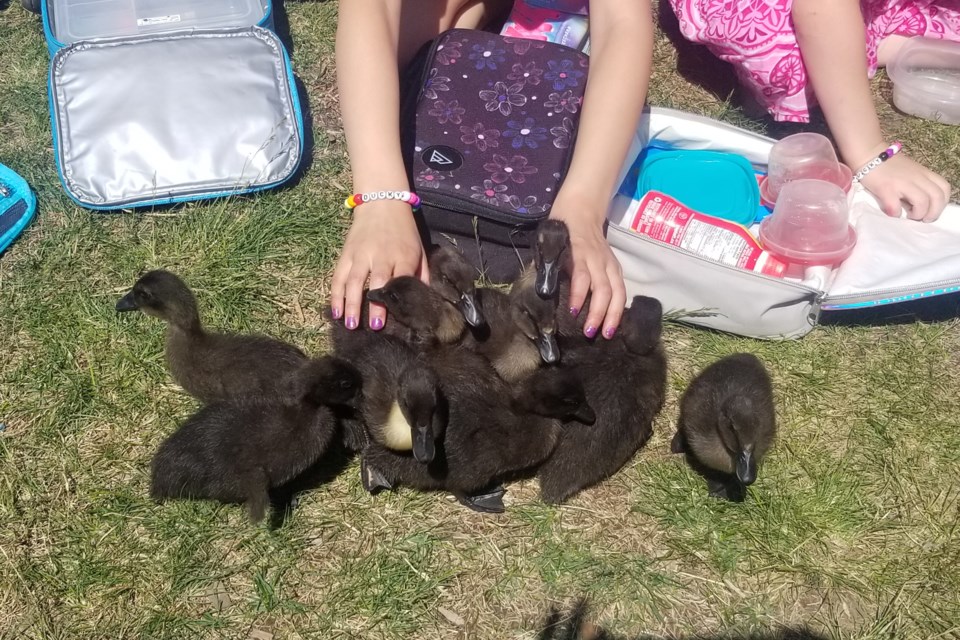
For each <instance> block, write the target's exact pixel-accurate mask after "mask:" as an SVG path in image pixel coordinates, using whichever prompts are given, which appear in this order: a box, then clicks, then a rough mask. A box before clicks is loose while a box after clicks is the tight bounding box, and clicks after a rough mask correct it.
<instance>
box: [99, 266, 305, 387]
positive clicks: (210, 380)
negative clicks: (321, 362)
mask: <svg viewBox="0 0 960 640" xmlns="http://www.w3.org/2000/svg"><path fill="white" fill-rule="evenodd" d="M116 309H117V311H118V312H125V311H134V310H137V309H138V310H140V311H142V312H143V313H144V314H146V315H148V316H153V317H156V318H160V319H161V320H164V321H166V323H167V331H166V348H165V351H166V359H167V367H168V368H169V370H170V373H171V375H172V376H173V379H174V380H175V381H176V382H177V383H178V384H179V385H180V386H181V387H183V388H184V390H186V392H187V393H189V394H190V395H192V396H194V397H196V398H198V399H199V400H201V401H203V402H205V403H211V402H221V401H225V400H229V399H236V398H251V397H267V398H268V397H271V396H274V395H276V394H278V393H281V392H282V389H280V387H279V385H280V384H281V383H282V381H283V380H284V379H285V377H286V375H287V374H289V373H290V372H292V371H294V370H296V369H297V368H298V367H299V366H301V365H302V364H303V363H304V362H306V360H307V356H306V354H305V353H304V352H303V351H301V350H300V349H299V348H297V347H295V346H293V345H290V344H287V343H285V342H281V341H280V340H275V339H274V338H269V337H267V336H260V335H228V334H222V333H211V332H207V331H205V330H204V328H203V326H202V325H201V323H200V315H199V313H198V311H197V301H196V298H195V297H194V295H193V293H192V292H191V291H190V289H189V288H188V287H187V285H186V284H185V283H184V282H183V280H181V279H180V278H179V277H177V276H176V275H174V274H173V273H170V272H169V271H163V270H158V271H150V272H149V273H147V274H146V275H144V276H143V277H142V278H140V279H139V280H137V282H136V284H134V285H133V289H131V290H130V292H128V293H127V294H126V295H125V296H123V297H122V298H120V300H119V301H118V302H117V305H116Z"/></svg>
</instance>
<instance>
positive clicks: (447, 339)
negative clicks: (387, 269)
mask: <svg viewBox="0 0 960 640" xmlns="http://www.w3.org/2000/svg"><path fill="white" fill-rule="evenodd" d="M367 299H368V300H370V301H371V302H379V303H380V304H383V305H384V306H386V308H387V323H386V324H387V326H389V325H390V324H391V323H395V324H397V325H400V327H403V328H405V329H407V330H408V331H409V334H408V336H406V337H407V338H408V341H409V342H412V343H414V344H417V345H421V346H425V345H434V344H451V343H454V342H457V341H459V340H460V339H461V338H462V336H463V334H464V332H465V330H466V326H467V324H466V320H465V319H464V316H463V314H462V313H460V311H459V310H458V309H457V308H456V307H454V306H453V305H451V304H448V302H447V300H446V299H445V298H444V297H443V296H442V295H441V294H440V293H438V292H437V291H435V290H434V289H431V288H430V287H429V286H427V285H426V284H424V283H423V282H421V281H420V280H418V279H417V278H414V277H413V276H400V277H397V278H393V279H392V280H390V281H389V282H387V284H385V285H384V286H382V287H380V288H379V289H370V290H369V291H368V292H367ZM384 328H385V329H386V327H384Z"/></svg>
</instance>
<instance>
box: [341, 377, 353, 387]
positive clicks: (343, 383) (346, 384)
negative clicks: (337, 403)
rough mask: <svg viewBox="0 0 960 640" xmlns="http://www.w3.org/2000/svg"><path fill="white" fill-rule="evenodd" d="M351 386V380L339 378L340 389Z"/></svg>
mask: <svg viewBox="0 0 960 640" xmlns="http://www.w3.org/2000/svg"><path fill="white" fill-rule="evenodd" d="M352 386H353V382H351V381H350V380H348V379H347V378H343V379H342V380H340V388H341V389H349V388H350V387H352Z"/></svg>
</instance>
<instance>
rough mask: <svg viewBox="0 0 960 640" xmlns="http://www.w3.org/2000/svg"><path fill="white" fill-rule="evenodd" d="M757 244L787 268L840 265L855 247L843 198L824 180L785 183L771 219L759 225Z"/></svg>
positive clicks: (845, 200)
mask: <svg viewBox="0 0 960 640" xmlns="http://www.w3.org/2000/svg"><path fill="white" fill-rule="evenodd" d="M760 242H761V243H762V244H763V248H764V249H766V250H767V251H769V252H770V253H772V254H773V255H775V256H777V257H778V258H780V259H781V260H783V261H785V262H789V263H790V264H801V265H807V266H812V265H835V264H840V263H841V262H843V261H844V260H845V259H846V258H847V257H848V256H849V255H850V252H851V251H853V247H854V245H855V244H856V243H857V233H856V231H854V229H853V226H852V225H851V224H850V211H849V208H848V205H847V197H846V195H845V194H844V193H843V190H842V189H841V188H840V187H838V186H837V185H835V184H833V183H830V182H827V181H825V180H809V179H808V180H794V181H793V182H788V183H787V184H785V185H784V187H783V190H782V191H781V192H780V197H779V198H778V199H777V206H776V208H775V209H774V210H773V215H772V216H770V217H769V218H766V219H765V220H764V221H763V222H761V223H760Z"/></svg>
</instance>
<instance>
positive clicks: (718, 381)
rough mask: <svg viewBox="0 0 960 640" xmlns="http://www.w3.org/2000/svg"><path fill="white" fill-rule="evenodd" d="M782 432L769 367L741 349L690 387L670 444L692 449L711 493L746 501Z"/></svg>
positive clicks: (693, 459) (683, 450)
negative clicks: (763, 460)
mask: <svg viewBox="0 0 960 640" xmlns="http://www.w3.org/2000/svg"><path fill="white" fill-rule="evenodd" d="M776 432H777V424H776V415H775V412H774V403H773V385H772V383H771V381H770V376H769V374H768V373H767V370H766V368H764V366H763V363H762V362H760V360H759V359H758V358H757V357H756V356H754V355H753V354H750V353H736V354H733V355H730V356H727V357H725V358H722V359H720V360H718V361H717V362H714V363H713V364H711V365H710V366H708V367H707V368H706V369H704V370H703V371H702V372H701V373H700V375H698V376H697V377H696V378H695V379H694V380H693V382H691V383H690V386H689V387H687V390H686V391H685V392H684V394H683V398H682V399H681V402H680V419H679V421H678V423H677V433H676V435H675V436H674V437H673V442H672V444H671V446H670V448H671V450H672V451H673V452H674V453H686V454H687V459H688V460H689V461H690V462H691V465H692V466H693V467H694V469H696V470H697V471H698V472H700V473H701V475H703V476H704V477H705V478H706V480H707V487H708V488H709V490H710V495H711V496H714V497H718V498H726V499H728V500H732V501H734V502H742V501H743V500H744V499H745V498H746V487H748V486H749V485H751V484H753V482H754V481H755V480H756V479H757V466H758V465H759V464H760V461H761V460H762V459H763V457H764V455H766V453H767V451H768V450H769V449H770V447H771V446H772V445H773V441H774V438H775V437H776Z"/></svg>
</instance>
